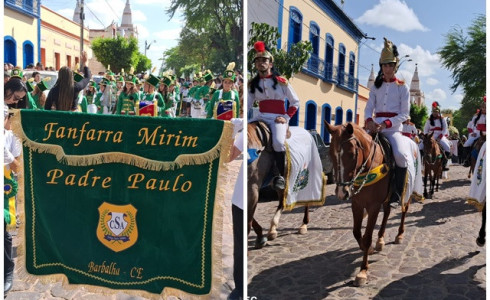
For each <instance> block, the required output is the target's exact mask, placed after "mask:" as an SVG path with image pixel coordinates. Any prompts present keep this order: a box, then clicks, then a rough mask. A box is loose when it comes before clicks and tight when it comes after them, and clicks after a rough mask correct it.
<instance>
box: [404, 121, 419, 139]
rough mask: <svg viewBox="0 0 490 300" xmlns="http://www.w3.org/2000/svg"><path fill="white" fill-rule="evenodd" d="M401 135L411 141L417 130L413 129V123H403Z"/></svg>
mask: <svg viewBox="0 0 490 300" xmlns="http://www.w3.org/2000/svg"><path fill="white" fill-rule="evenodd" d="M402 134H403V135H404V136H406V137H409V138H411V139H413V138H414V136H415V135H417V128H415V125H414V124H413V123H408V124H406V123H403V130H402Z"/></svg>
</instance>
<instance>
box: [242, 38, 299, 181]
mask: <svg viewBox="0 0 490 300" xmlns="http://www.w3.org/2000/svg"><path fill="white" fill-rule="evenodd" d="M254 49H255V51H256V53H255V57H254V60H253V62H254V63H255V67H256V68H257V70H258V74H257V75H256V76H255V77H254V78H253V79H252V80H251V81H250V83H249V89H248V111H251V110H252V107H253V104H254V102H255V101H257V102H258V104H259V113H258V114H257V115H256V116H254V118H252V119H251V120H250V121H249V122H253V121H263V122H265V123H266V124H267V125H269V127H270V129H271V133H272V147H273V148H274V151H275V161H276V165H277V168H278V171H279V176H276V177H274V179H273V181H272V185H273V187H274V188H275V189H277V190H283V189H285V186H286V184H285V181H284V172H285V167H284V165H285V158H286V156H285V154H286V147H285V145H284V143H285V141H286V134H287V130H288V123H289V120H290V119H291V118H292V117H293V116H294V114H295V113H296V111H297V110H298V108H299V98H298V96H297V95H296V92H295V91H294V89H293V87H292V86H291V85H290V84H288V81H287V80H286V78H284V77H282V76H280V75H279V73H277V71H275V70H274V68H273V63H274V57H273V56H272V54H271V53H270V52H269V51H267V49H266V47H265V44H264V42H262V41H258V42H256V43H255V44H254ZM286 98H287V99H288V100H289V108H288V110H287V111H286V109H285V101H286V100H285V99H286Z"/></svg>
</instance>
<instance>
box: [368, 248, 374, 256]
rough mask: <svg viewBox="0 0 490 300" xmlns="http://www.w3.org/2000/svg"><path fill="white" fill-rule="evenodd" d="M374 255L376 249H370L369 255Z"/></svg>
mask: <svg viewBox="0 0 490 300" xmlns="http://www.w3.org/2000/svg"><path fill="white" fill-rule="evenodd" d="M372 254H374V248H373V247H369V250H368V255H372Z"/></svg>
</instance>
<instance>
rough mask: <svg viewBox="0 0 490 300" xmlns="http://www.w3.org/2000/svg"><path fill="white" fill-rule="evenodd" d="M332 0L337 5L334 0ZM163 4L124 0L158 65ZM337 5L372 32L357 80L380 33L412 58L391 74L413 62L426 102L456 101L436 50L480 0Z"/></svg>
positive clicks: (168, 34)
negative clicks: (372, 38)
mask: <svg viewBox="0 0 490 300" xmlns="http://www.w3.org/2000/svg"><path fill="white" fill-rule="evenodd" d="M249 1H253V0H249ZM271 1H272V0H271ZM303 1H305V0H303ZM334 1H335V2H336V3H337V4H338V5H339V6H342V4H341V1H340V0H334ZM109 3H110V6H109ZM463 3H464V4H463ZM42 4H43V5H44V6H46V7H48V8H50V9H51V10H54V11H56V12H58V13H59V14H61V15H63V16H65V17H67V18H69V19H72V18H73V12H74V9H75V6H76V0H69V1H66V0H43V1H42ZM125 4H126V0H86V1H85V5H86V7H87V9H85V16H86V20H85V23H86V24H87V25H88V26H89V28H93V29H100V28H103V27H106V26H108V25H109V24H110V23H111V22H112V20H115V21H116V22H117V23H118V24H120V23H121V18H122V14H123V10H124V7H125ZM169 4H170V0H130V5H131V10H132V18H133V24H135V25H136V26H137V27H138V31H139V47H140V52H141V53H144V52H145V51H144V48H145V46H144V45H145V41H147V43H148V44H150V43H151V45H150V48H149V50H148V51H147V56H148V57H149V58H150V59H151V60H152V64H153V66H157V68H159V67H160V66H161V63H162V60H161V58H162V57H163V52H164V51H165V50H167V49H169V48H171V47H174V46H176V45H177V42H178V41H177V40H178V38H179V34H180V31H181V28H182V26H183V18H182V16H181V14H180V13H177V14H176V16H174V17H173V18H172V19H170V18H169V16H168V15H167V14H166V13H165V11H166V9H167V8H168V7H169ZM244 7H245V6H244ZM343 9H344V12H345V13H346V14H347V15H348V16H349V17H350V18H351V19H352V20H353V21H354V23H355V24H356V25H357V26H358V27H359V29H360V30H361V31H362V32H365V33H366V34H367V36H370V37H375V38H376V40H374V41H373V40H367V39H363V40H362V42H361V46H360V47H361V48H360V55H359V57H358V60H359V64H360V67H359V82H360V83H361V84H363V85H367V81H368V78H369V74H370V71H371V65H372V64H373V65H374V69H375V73H376V72H377V71H378V60H379V55H380V52H381V49H382V47H383V37H387V38H388V39H389V40H391V41H393V43H394V44H395V45H397V47H398V50H399V52H400V56H404V55H407V54H408V55H410V59H412V61H406V62H404V63H403V64H402V65H401V68H400V70H399V71H398V73H397V77H399V78H400V79H403V80H405V81H406V82H407V84H410V82H411V79H412V76H413V73H414V70H415V64H416V63H417V65H418V71H419V78H420V88H421V90H422V91H423V92H424V93H425V99H426V104H427V105H430V104H431V103H432V102H433V101H438V102H439V103H440V104H441V106H442V108H443V109H446V108H450V109H458V108H459V107H460V103H461V99H462V98H463V95H462V92H461V91H460V90H458V91H456V92H455V93H453V92H452V91H451V89H450V86H451V84H452V82H453V81H452V79H451V73H450V72H449V71H448V70H446V69H445V68H443V67H442V65H441V62H440V58H439V55H438V54H437V51H438V50H439V49H440V48H441V47H443V45H444V43H445V37H444V36H445V35H446V34H447V33H448V32H450V31H451V30H452V29H453V28H460V29H462V30H463V31H464V32H465V33H467V29H468V27H469V26H470V25H471V23H472V21H473V20H474V19H475V18H476V17H477V16H478V14H484V13H485V0H466V1H464V2H462V1H459V0H406V1H403V0H345V1H344V4H343ZM154 41H156V42H154Z"/></svg>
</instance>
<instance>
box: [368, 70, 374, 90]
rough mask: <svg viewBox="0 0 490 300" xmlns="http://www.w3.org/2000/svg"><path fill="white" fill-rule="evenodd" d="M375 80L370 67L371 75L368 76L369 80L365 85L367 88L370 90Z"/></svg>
mask: <svg viewBox="0 0 490 300" xmlns="http://www.w3.org/2000/svg"><path fill="white" fill-rule="evenodd" d="M375 80H376V76H374V66H373V65H371V74H369V80H368V83H367V88H368V89H371V88H372V87H373V86H374V81H375Z"/></svg>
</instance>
